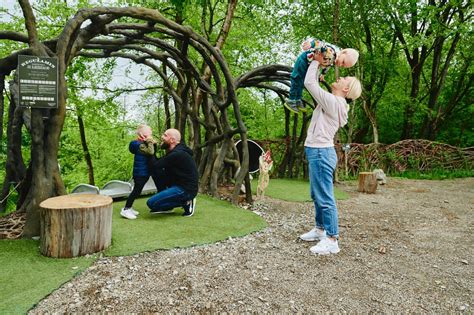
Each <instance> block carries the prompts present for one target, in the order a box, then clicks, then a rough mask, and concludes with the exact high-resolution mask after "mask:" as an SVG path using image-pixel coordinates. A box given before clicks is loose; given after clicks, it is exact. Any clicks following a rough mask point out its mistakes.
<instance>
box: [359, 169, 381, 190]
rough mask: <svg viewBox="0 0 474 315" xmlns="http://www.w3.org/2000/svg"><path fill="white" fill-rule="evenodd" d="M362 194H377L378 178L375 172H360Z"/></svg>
mask: <svg viewBox="0 0 474 315" xmlns="http://www.w3.org/2000/svg"><path fill="white" fill-rule="evenodd" d="M357 190H358V191H360V192H364V193H368V194H375V191H376V190H377V177H376V176H375V173H373V172H360V173H359V188H358V189H357Z"/></svg>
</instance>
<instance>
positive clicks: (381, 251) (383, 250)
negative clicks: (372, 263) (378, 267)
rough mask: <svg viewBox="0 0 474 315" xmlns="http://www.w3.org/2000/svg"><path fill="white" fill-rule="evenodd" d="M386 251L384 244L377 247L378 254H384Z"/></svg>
mask: <svg viewBox="0 0 474 315" xmlns="http://www.w3.org/2000/svg"><path fill="white" fill-rule="evenodd" d="M386 252H387V249H386V248H385V246H380V247H379V253H380V254H385V253H386Z"/></svg>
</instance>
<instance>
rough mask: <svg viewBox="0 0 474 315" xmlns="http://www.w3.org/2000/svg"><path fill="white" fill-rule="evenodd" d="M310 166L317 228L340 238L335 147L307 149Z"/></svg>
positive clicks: (310, 180)
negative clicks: (335, 194) (335, 193)
mask: <svg viewBox="0 0 474 315" xmlns="http://www.w3.org/2000/svg"><path fill="white" fill-rule="evenodd" d="M305 152H306V159H307V160H308V165H309V182H310V189H311V199H313V201H314V208H315V212H316V215H315V217H316V218H315V219H316V227H318V228H320V229H324V230H326V234H327V235H328V236H332V237H336V238H337V237H338V236H339V228H338V218H337V207H336V199H335V198H334V187H333V182H332V180H333V174H334V170H335V169H336V165H337V155H336V150H335V149H334V147H330V148H310V147H305Z"/></svg>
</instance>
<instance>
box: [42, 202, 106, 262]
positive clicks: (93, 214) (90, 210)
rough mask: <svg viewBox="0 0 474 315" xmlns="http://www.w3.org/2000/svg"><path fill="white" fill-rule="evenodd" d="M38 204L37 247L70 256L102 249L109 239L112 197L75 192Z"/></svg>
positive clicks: (47, 253) (48, 253)
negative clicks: (38, 243) (74, 193)
mask: <svg viewBox="0 0 474 315" xmlns="http://www.w3.org/2000/svg"><path fill="white" fill-rule="evenodd" d="M40 206H41V237H40V251H41V253H42V254H43V255H45V256H48V257H56V258H70V257H77V256H83V255H86V254H92V253H96V252H99V251H102V250H104V249H106V248H107V247H109V246H110V244H111V241H112V198H110V197H108V196H102V195H89V194H77V195H66V196H59V197H54V198H49V199H47V200H45V201H43V202H41V204H40Z"/></svg>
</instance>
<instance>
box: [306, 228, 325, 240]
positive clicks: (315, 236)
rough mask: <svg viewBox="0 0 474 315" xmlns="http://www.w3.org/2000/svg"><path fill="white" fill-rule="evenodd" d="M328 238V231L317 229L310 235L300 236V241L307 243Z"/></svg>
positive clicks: (310, 232) (309, 233)
mask: <svg viewBox="0 0 474 315" xmlns="http://www.w3.org/2000/svg"><path fill="white" fill-rule="evenodd" d="M323 238H326V231H325V230H321V229H318V228H317V227H315V228H313V229H312V230H311V231H309V232H308V233H304V234H302V235H300V239H301V240H303V241H306V242H312V241H318V240H322V239H323Z"/></svg>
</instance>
